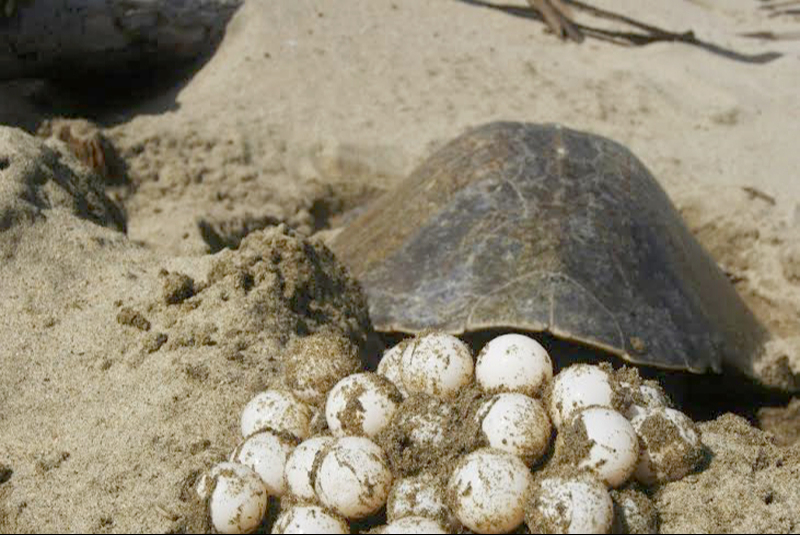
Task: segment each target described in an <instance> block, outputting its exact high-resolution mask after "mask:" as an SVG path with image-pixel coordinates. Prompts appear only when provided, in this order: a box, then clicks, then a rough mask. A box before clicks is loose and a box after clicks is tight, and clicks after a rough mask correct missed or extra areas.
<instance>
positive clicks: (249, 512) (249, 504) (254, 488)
mask: <svg viewBox="0 0 800 535" xmlns="http://www.w3.org/2000/svg"><path fill="white" fill-rule="evenodd" d="M209 480H210V482H209V489H210V492H209V498H208V510H209V517H210V518H211V524H212V525H213V527H214V529H215V530H216V531H217V532H218V533H251V532H253V531H255V529H256V528H257V527H258V526H259V525H260V524H261V521H262V520H263V519H264V515H265V514H266V512H267V500H268V498H269V495H268V494H267V489H266V487H265V486H264V483H263V482H262V481H261V477H259V475H258V474H256V473H255V472H254V471H253V469H252V468H250V467H248V466H244V465H242V464H238V463H220V464H218V465H216V466H215V467H214V468H212V469H211V473H210V474H209Z"/></svg>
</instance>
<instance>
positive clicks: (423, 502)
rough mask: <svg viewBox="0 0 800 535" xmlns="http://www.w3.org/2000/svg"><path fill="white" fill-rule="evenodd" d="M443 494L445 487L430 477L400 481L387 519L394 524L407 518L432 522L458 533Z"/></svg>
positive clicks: (389, 505) (397, 482) (389, 507)
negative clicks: (435, 521) (427, 519)
mask: <svg viewBox="0 0 800 535" xmlns="http://www.w3.org/2000/svg"><path fill="white" fill-rule="evenodd" d="M443 491H444V489H443V486H442V484H441V483H440V482H439V480H438V479H437V478H436V477H434V476H432V475H431V474H427V473H423V474H421V475H418V476H412V477H406V478H403V479H400V480H398V481H396V482H395V483H394V485H392V490H391V491H390V492H389V499H388V501H387V503H386V519H387V520H388V521H389V522H390V523H394V522H396V521H398V520H400V519H401V518H405V517H407V516H411V517H424V518H430V519H434V520H437V521H438V522H441V524H442V525H444V526H449V527H450V528H452V529H453V530H454V531H455V530H457V528H458V527H459V525H458V521H457V520H456V518H455V516H454V515H453V512H452V511H451V510H450V508H449V507H448V506H447V504H446V503H445V501H444V492H443Z"/></svg>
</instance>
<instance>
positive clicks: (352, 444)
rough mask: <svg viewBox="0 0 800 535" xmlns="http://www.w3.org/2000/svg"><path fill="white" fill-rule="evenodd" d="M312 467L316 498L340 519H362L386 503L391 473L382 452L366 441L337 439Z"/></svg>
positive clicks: (346, 438)
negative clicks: (314, 469) (314, 467)
mask: <svg viewBox="0 0 800 535" xmlns="http://www.w3.org/2000/svg"><path fill="white" fill-rule="evenodd" d="M315 466H316V471H315V483H314V490H315V491H316V493H317V498H319V500H320V502H322V504H323V505H325V506H326V507H328V508H330V509H332V510H333V511H334V512H336V513H338V514H340V515H342V516H343V517H345V518H348V519H359V518H364V517H365V516H369V515H371V514H373V513H375V512H376V511H378V509H380V508H381V507H383V505H384V504H385V503H386V497H387V496H388V494H389V489H390V488H391V486H392V472H391V471H390V470H389V466H388V463H387V461H386V456H385V454H384V453H383V450H381V449H380V447H378V445H377V444H375V443H374V442H372V441H371V440H369V439H368V438H363V437H345V438H340V439H337V440H336V441H334V442H333V443H332V444H330V445H328V446H326V447H325V448H324V449H323V451H322V452H321V453H320V458H319V459H318V460H317V462H315Z"/></svg>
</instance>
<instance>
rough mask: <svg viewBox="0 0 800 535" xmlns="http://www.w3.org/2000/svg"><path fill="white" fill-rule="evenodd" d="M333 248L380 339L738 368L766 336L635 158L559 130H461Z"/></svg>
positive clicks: (596, 139)
mask: <svg viewBox="0 0 800 535" xmlns="http://www.w3.org/2000/svg"><path fill="white" fill-rule="evenodd" d="M331 247H332V249H333V250H334V251H335V252H336V253H337V254H338V256H339V258H340V259H341V260H342V261H343V262H344V263H345V264H347V265H349V267H350V268H351V270H352V272H353V274H354V275H355V276H356V277H357V278H358V279H360V281H361V283H362V284H363V286H364V288H365V290H366V293H367V297H368V301H369V308H370V314H371V316H372V320H373V323H374V325H375V328H376V329H377V330H379V331H386V332H405V333H416V332H420V331H423V330H426V329H431V328H433V329H440V330H443V331H446V332H450V333H452V334H462V333H465V332H468V331H480V330H485V329H499V328H505V329H515V330H522V331H547V332H549V333H551V334H553V335H555V336H556V337H558V338H561V339H565V340H569V341H575V342H579V343H582V344H586V345H589V346H592V347H594V348H599V349H602V350H605V351H608V352H610V353H614V354H616V355H619V356H621V357H623V358H624V359H626V360H628V361H631V362H634V363H638V364H646V365H653V366H657V367H662V368H667V369H679V370H689V371H693V372H704V371H707V370H708V369H713V370H715V371H720V370H721V369H722V367H723V364H725V365H731V366H734V367H736V368H738V369H740V370H742V371H744V372H745V373H747V374H748V375H752V362H753V360H754V358H755V357H756V356H757V355H759V354H760V352H761V348H762V347H763V343H764V341H765V339H766V331H765V329H764V328H763V327H762V326H761V325H760V324H759V323H758V321H757V320H756V319H755V317H754V316H753V314H752V313H751V312H750V310H749V309H748V308H747V306H746V305H745V304H744V302H743V301H742V300H741V298H740V297H739V295H738V294H737V293H736V290H735V289H734V288H733V286H732V285H731V284H730V282H729V281H728V279H727V277H726V276H725V274H724V273H723V272H722V271H721V270H720V268H719V267H718V266H717V265H716V263H715V262H714V260H713V259H712V258H711V256H710V255H709V254H708V253H707V252H706V251H705V250H704V249H703V247H702V246H701V245H700V244H699V243H698V242H697V240H695V238H694V237H693V236H692V234H691V233H690V232H689V230H688V228H687V227H686V225H685V223H684V222H683V220H682V219H681V217H680V214H679V213H678V211H677V210H676V209H675V207H674V206H673V204H672V203H671V202H670V200H669V198H668V197H667V195H666V193H665V192H664V190H663V189H662V188H661V187H660V186H659V184H658V183H657V182H656V180H655V179H654V178H653V176H652V175H651V174H650V172H649V171H648V170H647V168H646V167H645V166H644V165H643V164H642V162H640V161H639V160H638V159H637V158H636V157H635V156H634V155H633V154H632V153H631V152H630V151H629V150H628V149H626V148H625V147H623V146H622V145H620V144H618V143H616V142H614V141H611V140H609V139H606V138H603V137H600V136H596V135H593V134H588V133H584V132H578V131H575V130H570V129H567V128H564V127H561V126H558V125H552V124H546V125H538V124H520V123H507V122H503V123H491V124H487V125H484V126H481V127H478V128H476V129H473V130H471V131H469V132H467V133H465V134H464V135H462V136H460V137H458V138H457V139H455V140H454V141H452V142H450V143H449V144H447V145H446V146H445V147H444V148H442V149H440V150H439V151H438V152H436V153H435V154H434V155H433V156H431V157H430V158H429V159H428V160H427V161H425V162H424V163H423V164H422V165H421V166H420V167H419V168H417V170H416V171H414V172H413V173H412V174H411V176H410V177H409V178H407V179H406V180H404V181H403V182H402V183H400V184H399V186H398V187H397V188H396V189H395V190H394V191H391V192H389V193H387V194H386V195H384V196H383V197H381V198H380V199H378V200H377V201H376V202H374V203H373V204H372V205H371V206H370V207H369V208H368V209H367V211H366V212H364V213H363V214H362V215H361V216H360V217H358V218H357V219H355V220H354V221H352V222H351V223H350V224H349V225H348V226H347V227H345V228H344V229H343V230H342V232H340V233H339V234H338V235H337V236H336V237H335V238H334V240H333V241H332V243H331Z"/></svg>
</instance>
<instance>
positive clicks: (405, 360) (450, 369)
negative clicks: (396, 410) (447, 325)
mask: <svg viewBox="0 0 800 535" xmlns="http://www.w3.org/2000/svg"><path fill="white" fill-rule="evenodd" d="M400 367H401V374H402V378H403V386H404V387H405V389H406V390H407V391H408V392H409V393H410V394H423V393H424V394H429V395H432V396H437V397H440V398H449V397H452V396H454V395H455V394H456V393H457V392H458V391H459V390H460V389H461V388H463V387H465V386H467V385H468V384H469V383H470V382H471V381H472V377H473V371H474V364H473V362H472V353H471V352H470V350H469V348H468V347H467V345H466V344H465V343H464V342H462V341H461V340H459V339H458V338H456V337H455V336H451V335H449V334H444V333H431V334H426V335H423V336H421V337H419V338H416V339H415V340H414V341H412V342H411V344H410V346H409V347H408V349H406V350H405V351H404V352H403V357H402V360H401V361H400Z"/></svg>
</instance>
